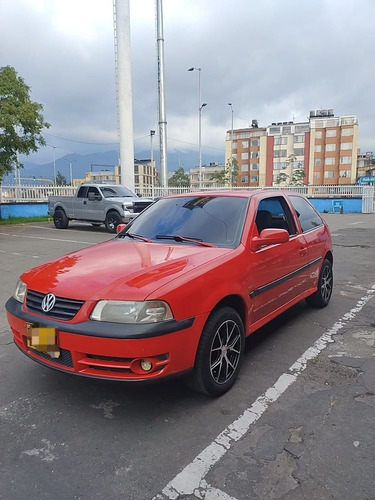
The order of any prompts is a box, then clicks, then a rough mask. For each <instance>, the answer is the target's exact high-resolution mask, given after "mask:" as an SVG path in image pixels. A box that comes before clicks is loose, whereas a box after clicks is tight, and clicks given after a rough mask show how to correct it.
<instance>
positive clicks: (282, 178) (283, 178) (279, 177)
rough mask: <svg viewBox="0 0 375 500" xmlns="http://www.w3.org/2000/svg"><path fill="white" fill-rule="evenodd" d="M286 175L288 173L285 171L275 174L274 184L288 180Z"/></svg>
mask: <svg viewBox="0 0 375 500" xmlns="http://www.w3.org/2000/svg"><path fill="white" fill-rule="evenodd" d="M288 177H289V175H288V174H286V173H285V172H280V173H279V174H277V176H276V179H275V184H282V183H283V182H286V181H287V180H288Z"/></svg>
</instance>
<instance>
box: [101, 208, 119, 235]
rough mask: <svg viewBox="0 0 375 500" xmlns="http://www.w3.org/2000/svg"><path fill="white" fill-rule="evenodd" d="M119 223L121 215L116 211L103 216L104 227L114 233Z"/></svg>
mask: <svg viewBox="0 0 375 500" xmlns="http://www.w3.org/2000/svg"><path fill="white" fill-rule="evenodd" d="M119 224H121V217H120V216H119V214H118V213H117V212H108V214H107V217H106V218H105V227H106V228H107V231H109V232H110V233H115V232H116V228H117V226H118V225H119Z"/></svg>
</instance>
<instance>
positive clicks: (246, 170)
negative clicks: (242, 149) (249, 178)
mask: <svg viewBox="0 0 375 500" xmlns="http://www.w3.org/2000/svg"><path fill="white" fill-rule="evenodd" d="M248 170H249V164H248V163H242V165H241V172H248Z"/></svg>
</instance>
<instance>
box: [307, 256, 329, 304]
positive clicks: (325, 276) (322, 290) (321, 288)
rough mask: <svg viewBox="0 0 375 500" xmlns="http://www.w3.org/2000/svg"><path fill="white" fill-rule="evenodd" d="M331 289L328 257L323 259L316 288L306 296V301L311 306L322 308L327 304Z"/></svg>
mask: <svg viewBox="0 0 375 500" xmlns="http://www.w3.org/2000/svg"><path fill="white" fill-rule="evenodd" d="M332 290H333V270H332V264H331V262H330V261H329V260H328V259H324V261H323V265H322V268H321V270H320V274H319V280H318V289H317V291H316V292H315V293H313V294H312V295H310V296H309V297H307V298H306V302H307V303H308V304H309V305H310V306H313V307H318V308H323V307H326V306H328V303H329V301H330V299H331V295H332Z"/></svg>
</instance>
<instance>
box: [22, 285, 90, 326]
mask: <svg viewBox="0 0 375 500" xmlns="http://www.w3.org/2000/svg"><path fill="white" fill-rule="evenodd" d="M45 295H46V294H45V293H40V292H35V291H34V290H28V291H27V296H26V307H27V309H28V310H29V311H32V312H36V313H38V314H43V315H44V316H48V317H51V318H56V319H63V320H66V321H69V320H70V319H72V318H74V316H75V315H76V314H77V312H78V311H79V310H80V308H81V307H82V305H83V304H84V301H82V300H74V299H66V298H64V297H56V302H55V305H54V306H53V308H52V309H51V311H49V312H44V311H43V310H42V301H43V299H44V297H45Z"/></svg>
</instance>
